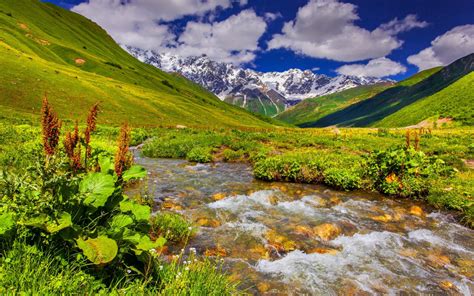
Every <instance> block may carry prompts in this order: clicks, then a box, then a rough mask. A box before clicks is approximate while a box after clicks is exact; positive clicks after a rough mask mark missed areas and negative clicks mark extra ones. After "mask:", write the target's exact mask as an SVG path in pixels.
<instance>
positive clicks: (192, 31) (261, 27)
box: [172, 9, 267, 64]
mask: <svg viewBox="0 0 474 296" xmlns="http://www.w3.org/2000/svg"><path fill="white" fill-rule="evenodd" d="M266 28H267V24H266V22H265V20H264V19H263V18H262V17H259V16H257V15H256V14H255V12H254V11H253V10H251V9H248V10H243V11H241V12H240V13H239V14H237V15H233V16H231V17H229V18H228V19H226V20H224V21H221V22H215V23H211V24H208V23H198V22H188V23H187V25H186V28H185V30H184V32H183V33H182V34H181V36H180V37H179V39H178V46H177V47H176V48H173V49H172V50H173V52H174V53H177V54H179V55H181V56H195V55H202V54H206V55H207V56H209V57H210V58H211V59H214V60H217V61H222V62H231V63H235V64H241V63H247V62H250V61H252V60H254V59H255V51H257V50H259V47H258V40H259V39H260V37H261V36H262V35H263V33H264V32H265V30H266Z"/></svg>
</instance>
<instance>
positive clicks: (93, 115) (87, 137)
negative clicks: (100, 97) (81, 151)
mask: <svg viewBox="0 0 474 296" xmlns="http://www.w3.org/2000/svg"><path fill="white" fill-rule="evenodd" d="M98 113H99V103H95V104H94V106H92V108H91V109H90V111H89V115H88V116H87V126H86V129H85V131H84V143H85V146H86V157H85V160H84V162H85V166H86V167H87V158H89V157H91V154H92V148H91V147H90V145H89V143H90V141H91V133H92V132H93V131H95V129H96V125H97V114H98Z"/></svg>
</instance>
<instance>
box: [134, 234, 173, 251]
mask: <svg viewBox="0 0 474 296" xmlns="http://www.w3.org/2000/svg"><path fill="white" fill-rule="evenodd" d="M165 243H166V239H165V238H163V237H159V238H158V239H157V240H156V241H152V240H151V239H150V237H149V236H148V235H143V236H142V237H141V238H140V241H139V242H138V244H137V245H136V246H135V254H137V255H140V254H141V253H142V252H143V251H149V250H151V249H156V248H160V247H163V246H164V245H165Z"/></svg>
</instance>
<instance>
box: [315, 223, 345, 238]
mask: <svg viewBox="0 0 474 296" xmlns="http://www.w3.org/2000/svg"><path fill="white" fill-rule="evenodd" d="M313 232H314V234H315V235H316V236H319V237H320V238H321V239H322V240H325V241H328V240H332V239H334V238H336V237H337V236H339V234H341V228H340V227H339V226H337V225H335V224H330V223H324V224H321V225H318V226H315V227H313Z"/></svg>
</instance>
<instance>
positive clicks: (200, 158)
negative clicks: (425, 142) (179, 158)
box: [186, 147, 212, 163]
mask: <svg viewBox="0 0 474 296" xmlns="http://www.w3.org/2000/svg"><path fill="white" fill-rule="evenodd" d="M211 151H212V150H211V148H209V147H194V148H193V149H191V151H189V152H188V153H187V154H186V159H187V160H189V161H193V162H199V163H208V162H211V161H212V153H211Z"/></svg>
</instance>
